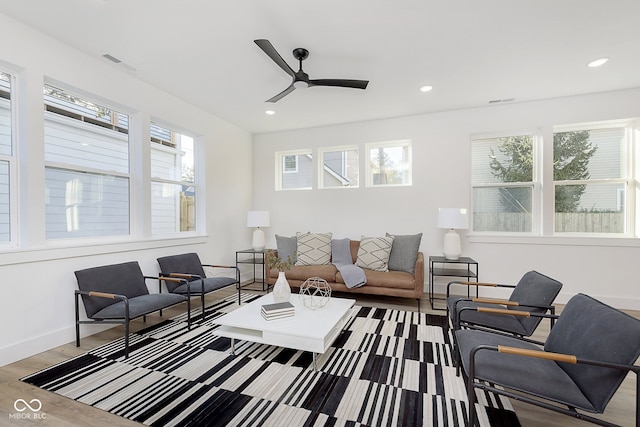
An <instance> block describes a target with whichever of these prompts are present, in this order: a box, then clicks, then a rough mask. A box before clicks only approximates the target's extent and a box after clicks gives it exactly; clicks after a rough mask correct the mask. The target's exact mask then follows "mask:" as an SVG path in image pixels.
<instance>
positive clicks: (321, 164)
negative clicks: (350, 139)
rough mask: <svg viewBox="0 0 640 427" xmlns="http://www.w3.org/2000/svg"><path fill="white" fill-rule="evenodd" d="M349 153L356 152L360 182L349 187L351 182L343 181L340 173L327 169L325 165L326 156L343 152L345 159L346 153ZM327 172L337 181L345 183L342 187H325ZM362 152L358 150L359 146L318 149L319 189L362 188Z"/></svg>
mask: <svg viewBox="0 0 640 427" xmlns="http://www.w3.org/2000/svg"><path fill="white" fill-rule="evenodd" d="M347 151H355V152H356V156H357V159H356V168H357V171H356V173H357V176H358V182H357V183H356V184H354V185H349V181H347V180H345V179H343V177H342V175H340V173H338V172H335V171H332V170H329V169H328V168H326V167H325V164H324V156H325V154H327V153H335V152H342V153H343V158H344V153H345V152H347ZM325 172H326V173H329V174H331V175H333V176H335V178H336V179H338V180H339V181H342V182H343V185H340V186H331V187H327V186H325V182H324V178H325ZM360 179H361V177H360V151H359V150H358V146H357V145H342V146H338V147H323V148H318V188H320V189H340V188H359V187H360Z"/></svg>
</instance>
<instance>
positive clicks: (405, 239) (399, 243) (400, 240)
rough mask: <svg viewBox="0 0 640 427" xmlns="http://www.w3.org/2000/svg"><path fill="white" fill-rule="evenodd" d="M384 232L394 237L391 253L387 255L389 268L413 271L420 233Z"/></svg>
mask: <svg viewBox="0 0 640 427" xmlns="http://www.w3.org/2000/svg"><path fill="white" fill-rule="evenodd" d="M386 234H387V236H393V237H394V239H393V246H392V247H391V254H390V255H389V270H397V271H406V272H407V273H411V274H413V273H415V271H414V270H415V268H416V260H417V259H418V251H419V249H420V241H421V240H422V233H418V234H414V235H405V236H397V235H393V234H389V233H386Z"/></svg>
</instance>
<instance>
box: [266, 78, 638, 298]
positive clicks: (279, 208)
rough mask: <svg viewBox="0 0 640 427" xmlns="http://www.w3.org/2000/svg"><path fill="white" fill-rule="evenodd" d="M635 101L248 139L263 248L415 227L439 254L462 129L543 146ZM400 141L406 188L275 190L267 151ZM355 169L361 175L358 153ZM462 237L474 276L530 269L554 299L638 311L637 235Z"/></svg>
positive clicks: (537, 106) (464, 140) (464, 180)
mask: <svg viewBox="0 0 640 427" xmlns="http://www.w3.org/2000/svg"><path fill="white" fill-rule="evenodd" d="M638 99H640V89H632V90H627V91H620V92H612V93H601V94H593V95H585V96H577V97H571V98H562V99H554V100H546V101H539V102H529V103H514V104H509V105H501V106H488V107H483V108H475V109H467V110H460V111H452V112H443V113H436V114H425V115H417V116H411V117H402V118H393V119H387V120H377V121H370V122H362V123H353V124H346V125H337V126H328V127H321V128H314V129H303V130H296V131H290V132H278V133H268V134H260V135H255V136H254V154H253V156H254V180H253V183H254V204H255V205H256V206H260V208H261V209H266V210H269V212H270V215H271V227H270V228H268V229H267V230H266V231H267V244H268V245H269V246H271V247H275V238H274V235H275V234H281V235H293V234H295V233H296V232H297V231H309V230H311V231H317V232H327V231H331V232H333V233H334V236H335V237H338V238H341V237H349V238H351V239H359V238H360V237H361V235H367V236H377V235H383V234H384V233H385V232H389V233H392V234H413V233H418V232H423V233H424V235H423V240H422V245H421V250H422V251H423V252H424V253H425V255H426V256H429V255H441V250H442V240H443V235H444V232H445V230H441V229H438V228H436V227H435V225H436V216H437V210H438V208H439V207H468V206H470V182H471V178H470V164H471V160H470V135H472V134H484V133H492V132H504V131H506V132H509V131H525V132H526V131H540V132H542V134H543V137H544V139H545V141H548V142H550V141H552V140H553V138H552V132H553V130H552V127H553V126H554V125H560V124H572V123H583V122H589V121H601V120H613V119H627V118H636V117H640V103H638ZM399 139H410V140H411V141H412V143H413V148H412V150H413V152H412V153H413V185H412V186H411V187H398V188H364V187H362V186H361V187H360V188H357V189H323V190H318V189H317V186H316V185H314V189H313V190H310V191H275V189H274V188H275V187H274V173H275V166H274V165H275V164H274V153H275V152H276V151H279V150H295V149H304V148H313V149H316V148H318V147H327V146H340V145H347V144H358V146H359V147H360V148H361V151H360V154H361V157H362V156H363V155H364V144H366V143H369V142H378V141H388V140H399ZM546 150H547V152H548V147H547V149H546ZM315 155H316V153H315V151H314V156H315ZM360 165H361V174H362V173H363V171H364V168H363V165H364V160H363V159H362V158H361V159H360ZM361 181H362V182H364V179H361ZM547 200H548V196H547ZM551 200H553V199H552V198H551ZM547 205H548V206H547V207H546V209H552V208H549V206H550V203H547ZM462 241H463V256H470V257H473V258H475V259H476V260H477V261H478V262H479V275H480V280H481V281H491V282H502V283H513V282H515V281H517V280H518V279H519V278H520V277H521V276H522V275H523V274H524V273H525V272H526V271H528V270H531V269H535V270H538V271H540V272H542V273H545V274H547V275H550V276H552V277H554V278H556V279H558V280H560V281H562V282H563V283H564V287H563V291H562V294H561V295H560V297H559V298H558V301H560V302H566V301H567V300H568V298H569V297H570V296H572V295H574V294H576V293H578V292H583V293H587V294H590V295H592V296H594V297H596V298H599V299H602V300H603V301H605V302H608V303H610V304H612V305H614V306H617V307H620V308H632V309H640V292H639V291H638V282H639V279H638V276H637V272H636V271H635V268H634V264H635V263H634V261H636V260H638V259H640V239H624V240H621V239H611V238H608V239H604V240H597V239H593V238H583V239H579V238H560V237H551V236H549V237H538V238H528V239H524V238H520V239H517V238H513V239H500V238H481V237H478V236H475V237H474V236H469V235H464V233H463V236H462ZM427 274H428V272H427ZM427 274H425V278H426V277H428V276H427ZM446 283H447V280H446V279H440V280H438V281H437V282H436V284H437V287H436V291H437V292H444V285H445V284H446Z"/></svg>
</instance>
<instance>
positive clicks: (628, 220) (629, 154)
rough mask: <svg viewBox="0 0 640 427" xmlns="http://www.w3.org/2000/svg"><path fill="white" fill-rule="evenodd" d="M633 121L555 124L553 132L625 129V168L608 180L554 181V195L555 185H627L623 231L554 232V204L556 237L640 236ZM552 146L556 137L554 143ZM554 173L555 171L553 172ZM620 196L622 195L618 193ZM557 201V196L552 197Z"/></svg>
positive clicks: (552, 219) (554, 233) (623, 144)
mask: <svg viewBox="0 0 640 427" xmlns="http://www.w3.org/2000/svg"><path fill="white" fill-rule="evenodd" d="M633 127H634V120H605V121H595V122H585V123H577V124H569V125H555V126H553V131H552V135H553V134H555V133H559V132H572V131H581V130H598V129H613V128H620V129H624V141H623V143H622V147H621V151H622V154H623V156H624V161H623V171H622V175H623V176H621V177H620V178H606V179H587V180H565V181H555V180H554V181H553V186H552V188H553V192H554V194H555V188H556V185H588V184H623V185H624V187H625V191H624V192H625V196H626V199H625V200H624V205H625V210H624V217H625V225H624V232H623V233H587V232H557V231H555V229H556V226H555V206H554V207H553V208H552V209H551V212H552V214H553V216H552V218H551V223H552V228H551V229H552V231H553V235H555V236H577V237H594V238H611V237H613V238H615V237H638V235H637V221H638V218H636V216H637V212H638V207H637V206H636V203H637V198H636V191H637V188H638V184H637V183H638V180H637V179H636V180H634V179H633V176H634V175H635V174H636V173H637V172H636V171H638V168H639V167H640V165H638V164H637V161H638V160H640V159H638V158H637V157H635V156H634V146H635V143H637V142H638V141H634V129H633ZM551 147H552V149H553V140H552V142H551ZM551 168H553V166H551ZM551 174H552V175H551V176H553V171H552V172H551ZM618 197H620V194H618ZM551 200H552V201H555V197H553V198H552V199H551Z"/></svg>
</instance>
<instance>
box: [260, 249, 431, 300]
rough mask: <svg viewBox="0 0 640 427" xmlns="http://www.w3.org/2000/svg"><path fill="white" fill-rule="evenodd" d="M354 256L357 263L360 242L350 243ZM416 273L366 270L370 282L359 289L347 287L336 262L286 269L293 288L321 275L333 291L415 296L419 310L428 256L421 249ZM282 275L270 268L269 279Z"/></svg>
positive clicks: (274, 252)
mask: <svg viewBox="0 0 640 427" xmlns="http://www.w3.org/2000/svg"><path fill="white" fill-rule="evenodd" d="M349 246H350V248H349V249H350V250H351V259H352V260H353V262H354V263H355V262H356V259H357V258H358V248H359V247H360V242H359V241H357V240H351V242H350V244H349ZM272 255H273V256H277V255H278V252H277V251H273V252H270V253H268V254H267V255H266V257H267V259H266V260H265V261H266V265H267V266H268V265H269V257H270V256H272ZM414 271H415V273H414V274H411V273H407V272H404V271H386V272H383V271H373V270H368V269H364V272H365V275H366V276H367V284H366V285H364V286H361V287H359V288H353V289H349V288H347V287H346V286H345V284H344V280H343V279H342V276H341V274H340V272H339V271H338V269H337V268H336V266H335V265H333V264H325V265H298V266H293V267H292V268H291V269H290V270H288V271H286V272H285V276H286V278H287V281H288V282H289V285H290V286H291V287H293V288H299V287H300V285H302V283H304V281H305V280H307V279H308V278H310V277H320V278H322V279H324V280H326V281H327V282H328V283H329V285H330V286H331V290H332V291H335V292H349V293H354V294H368V295H384V296H392V297H400V298H415V299H417V300H418V310H419V309H420V298H421V297H422V294H423V293H424V255H423V253H422V252H418V258H417V259H416V265H415V270H414ZM277 278H278V270H277V269H275V268H273V269H271V270H269V267H267V277H266V282H267V283H268V284H269V285H274V284H275V283H276V279H277Z"/></svg>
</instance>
